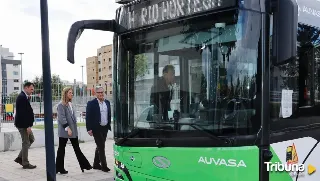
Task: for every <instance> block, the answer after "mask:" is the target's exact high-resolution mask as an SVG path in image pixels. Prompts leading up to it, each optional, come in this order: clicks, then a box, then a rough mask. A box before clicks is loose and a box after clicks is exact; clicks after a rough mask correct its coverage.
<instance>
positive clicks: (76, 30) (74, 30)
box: [67, 20, 122, 64]
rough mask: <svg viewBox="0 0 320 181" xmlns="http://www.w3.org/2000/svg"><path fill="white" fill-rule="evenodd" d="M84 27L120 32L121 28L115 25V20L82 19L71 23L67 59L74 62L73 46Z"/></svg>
mask: <svg viewBox="0 0 320 181" xmlns="http://www.w3.org/2000/svg"><path fill="white" fill-rule="evenodd" d="M85 29H91V30H100V31H111V32H120V31H122V29H121V28H120V26H117V23H116V21H115V20H82V21H77V22H75V23H73V25H72V26H71V28H70V30H69V35H68V44H67V60H68V61H69V62H70V63H72V64H74V62H75V61H74V47H75V43H76V41H77V40H78V39H79V38H80V36H81V34H82V32H83V31H84V30H85Z"/></svg>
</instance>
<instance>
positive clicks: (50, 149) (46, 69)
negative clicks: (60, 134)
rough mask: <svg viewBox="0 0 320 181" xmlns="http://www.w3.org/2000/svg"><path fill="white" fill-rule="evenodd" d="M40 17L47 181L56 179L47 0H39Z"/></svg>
mask: <svg viewBox="0 0 320 181" xmlns="http://www.w3.org/2000/svg"><path fill="white" fill-rule="evenodd" d="M40 18H41V39H42V74H43V102H44V129H45V147H46V171H47V181H56V163H55V150H54V134H53V118H52V89H51V68H50V47H49V22H48V2H47V0H40Z"/></svg>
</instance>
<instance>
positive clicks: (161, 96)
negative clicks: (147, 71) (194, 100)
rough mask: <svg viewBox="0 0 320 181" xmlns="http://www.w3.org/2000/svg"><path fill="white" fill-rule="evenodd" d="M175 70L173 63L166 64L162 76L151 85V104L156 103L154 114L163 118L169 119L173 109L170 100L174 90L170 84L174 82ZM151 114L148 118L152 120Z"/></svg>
mask: <svg viewBox="0 0 320 181" xmlns="http://www.w3.org/2000/svg"><path fill="white" fill-rule="evenodd" d="M174 78H175V70H174V66H173V65H166V66H165V67H164V68H163V70H162V77H161V78H159V79H158V80H157V81H156V84H155V85H153V86H152V87H151V95H150V104H151V105H154V110H153V114H160V115H162V120H164V121H168V120H169V117H168V111H171V107H170V102H171V99H172V94H173V90H172V89H170V88H169V85H172V84H173V83H174ZM150 119H151V118H150V115H149V116H148V120H150Z"/></svg>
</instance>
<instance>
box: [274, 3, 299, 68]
mask: <svg viewBox="0 0 320 181" xmlns="http://www.w3.org/2000/svg"><path fill="white" fill-rule="evenodd" d="M274 3H275V4H274V8H275V12H274V14H273V33H272V52H271V53H272V54H271V55H272V56H271V58H272V61H273V64H274V65H279V64H284V63H287V62H289V61H291V60H293V59H295V57H296V55H297V31H298V30H297V29H298V4H297V2H296V0H278V1H276V2H274Z"/></svg>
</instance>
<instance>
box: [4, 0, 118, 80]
mask: <svg viewBox="0 0 320 181" xmlns="http://www.w3.org/2000/svg"><path fill="white" fill-rule="evenodd" d="M48 7H49V34H50V35H49V36H50V57H51V73H52V74H59V75H60V77H61V78H62V79H63V80H69V81H73V80H74V79H77V81H81V67H80V66H81V65H85V63H86V57H89V56H94V55H96V51H97V48H99V47H101V46H103V45H106V44H112V36H113V34H112V33H110V32H100V31H91V30H86V31H84V33H83V34H82V36H81V38H80V39H79V40H78V41H77V44H76V48H75V61H76V63H75V64H70V63H69V62H67V59H66V56H67V55H66V50H67V48H66V45H67V36H68V32H69V28H70V26H71V25H72V23H73V22H75V21H78V20H84V19H114V17H115V11H116V9H117V8H118V7H119V5H118V4H116V3H115V0H90V1H88V0H48ZM0 44H1V45H2V46H3V47H6V48H10V51H11V52H13V53H14V54H15V56H16V59H20V57H19V56H20V55H19V54H18V53H19V52H24V55H23V77H24V80H25V79H28V80H32V79H33V78H34V77H35V76H37V75H38V76H39V75H41V74H42V59H41V56H42V55H41V53H42V50H41V29H40V0H0ZM84 81H85V82H86V69H85V68H84Z"/></svg>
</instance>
